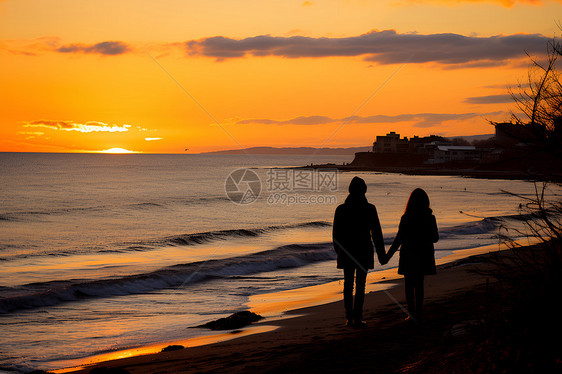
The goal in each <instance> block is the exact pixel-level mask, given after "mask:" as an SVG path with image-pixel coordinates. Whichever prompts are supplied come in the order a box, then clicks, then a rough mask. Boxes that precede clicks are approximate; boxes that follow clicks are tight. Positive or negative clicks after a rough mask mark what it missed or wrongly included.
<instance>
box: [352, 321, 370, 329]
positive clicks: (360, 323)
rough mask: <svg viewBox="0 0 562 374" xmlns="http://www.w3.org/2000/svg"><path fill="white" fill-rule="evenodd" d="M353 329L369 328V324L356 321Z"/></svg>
mask: <svg viewBox="0 0 562 374" xmlns="http://www.w3.org/2000/svg"><path fill="white" fill-rule="evenodd" d="M353 327H355V328H356V329H361V328H364V327H367V322H365V321H361V320H359V321H355V323H354V324H353Z"/></svg>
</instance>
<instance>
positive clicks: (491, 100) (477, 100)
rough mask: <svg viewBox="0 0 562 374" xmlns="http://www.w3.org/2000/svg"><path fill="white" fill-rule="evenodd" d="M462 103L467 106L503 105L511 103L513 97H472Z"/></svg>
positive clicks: (507, 95)
mask: <svg viewBox="0 0 562 374" xmlns="http://www.w3.org/2000/svg"><path fill="white" fill-rule="evenodd" d="M464 102H465V103H469V104H504V103H511V102H513V97H512V96H511V95H509V94H506V95H487V96H474V97H467V98H466V99H465V100H464Z"/></svg>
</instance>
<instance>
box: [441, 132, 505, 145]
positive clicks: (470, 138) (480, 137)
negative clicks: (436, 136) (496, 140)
mask: <svg viewBox="0 0 562 374" xmlns="http://www.w3.org/2000/svg"><path fill="white" fill-rule="evenodd" d="M494 136H496V135H495V134H485V135H470V136H447V139H455V138H462V139H464V140H466V141H468V142H470V143H472V142H473V141H475V140H487V139H490V138H493V137H494Z"/></svg>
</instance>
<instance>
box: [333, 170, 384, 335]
mask: <svg viewBox="0 0 562 374" xmlns="http://www.w3.org/2000/svg"><path fill="white" fill-rule="evenodd" d="M366 192H367V185H366V184H365V181H364V180H363V179H361V178H359V177H354V178H353V179H352V180H351V183H350V184H349V195H348V196H347V198H346V199H345V203H343V204H341V205H340V206H338V207H337V208H336V213H335V214H334V226H333V232H332V238H333V241H334V249H335V250H336V253H337V254H338V264H337V266H338V269H343V274H344V283H343V300H344V305H345V318H346V326H354V327H361V326H363V325H365V322H363V321H362V317H363V301H364V300H365V281H366V279H367V271H368V269H372V268H374V265H375V264H374V250H373V242H374V244H375V248H376V250H377V256H378V258H379V262H381V264H383V263H384V261H385V258H386V255H385V250H384V240H383V237H382V230H381V225H380V222H379V216H378V214H377V209H376V208H375V206H374V205H373V204H369V202H368V201H367V198H366V197H365V193H366ZM354 278H355V300H354V298H353V283H354V282H353V281H354Z"/></svg>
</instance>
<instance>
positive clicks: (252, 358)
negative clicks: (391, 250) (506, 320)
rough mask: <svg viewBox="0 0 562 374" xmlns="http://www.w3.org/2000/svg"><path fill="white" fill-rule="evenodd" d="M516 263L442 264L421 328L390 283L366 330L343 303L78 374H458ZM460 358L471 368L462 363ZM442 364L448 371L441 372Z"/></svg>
mask: <svg viewBox="0 0 562 374" xmlns="http://www.w3.org/2000/svg"><path fill="white" fill-rule="evenodd" d="M517 250H518V251H521V250H529V249H528V248H524V249H517ZM531 250H532V249H531ZM512 256H513V251H512V250H506V251H502V252H493V253H488V254H482V255H474V256H471V257H468V258H464V259H460V260H456V261H453V262H448V263H445V264H442V265H440V266H439V268H438V273H437V275H435V276H428V277H426V302H425V305H426V312H425V320H424V322H423V324H421V325H419V326H417V325H412V324H409V323H406V322H405V321H404V319H405V317H406V315H405V312H404V311H403V310H402V305H404V304H405V301H404V290H403V282H402V280H400V279H399V280H397V281H396V280H389V281H387V282H392V283H393V284H394V286H393V287H391V288H390V289H388V290H386V291H375V292H371V293H368V294H367V297H366V302H365V315H364V318H365V320H366V321H367V323H368V325H367V327H366V328H362V329H353V328H349V327H345V326H344V318H343V303H342V302H341V301H335V302H329V303H323V304H320V305H316V306H312V307H307V308H300V309H295V310H291V311H288V312H287V313H286V317H285V318H283V319H280V320H276V321H275V320H274V321H268V320H267V319H265V320H263V321H262V322H259V323H256V324H254V326H275V327H276V328H275V329H274V330H271V331H267V332H262V333H255V334H251V335H247V336H243V337H239V338H234V339H232V340H228V341H225V342H219V343H215V344H210V345H202V346H196V347H186V348H185V349H181V350H177V351H173V352H162V353H156V354H149V355H142V356H137V357H131V358H124V359H118V360H113V361H106V362H100V363H98V364H96V365H95V366H93V367H92V366H87V367H85V368H83V369H81V370H79V371H77V373H88V372H89V371H90V370H92V369H93V368H95V367H106V368H117V367H119V368H124V369H126V370H128V371H129V372H131V373H188V372H189V373H194V372H196V373H213V372H229V373H243V372H257V373H260V372H268V373H269V372H271V373H277V372H278V373H287V372H343V371H346V370H351V371H353V372H365V373H366V372H377V373H394V372H401V373H415V372H454V370H452V371H451V370H448V369H461V368H462V365H470V362H471V360H472V359H471V358H470V357H469V356H467V352H468V351H467V349H466V348H467V347H468V346H469V345H470V344H471V343H472V342H473V340H474V333H473V332H472V330H471V327H472V326H476V327H478V326H479V325H480V326H482V325H483V324H484V320H483V318H484V317H485V314H486V308H487V305H488V304H492V303H493V302H494V301H493V300H492V297H493V296H492V295H493V294H492V293H491V292H490V291H489V289H492V288H493V287H494V283H495V280H494V279H493V278H492V277H490V276H485V275H482V274H481V272H482V271H489V270H492V269H493V268H494V267H495V266H496V265H494V261H498V260H501V261H509V259H510V258H511V257H512ZM492 259H494V261H491V260H492ZM475 270H478V271H479V272H480V273H478V272H475ZM383 282H384V280H383ZM258 309H259V308H258ZM546 335H547V333H546V332H545V336H546ZM439 351H448V352H449V354H451V352H453V353H455V354H456V356H455V361H454V362H453V363H451V362H450V361H447V360H446V359H445V358H442V357H435V356H432V355H434V354H435V353H436V352H439ZM497 354H498V356H499V355H500V354H501V352H497ZM459 358H463V359H465V360H466V362H464V363H459ZM442 359H443V362H444V363H443V365H442V366H441V367H438V366H435V365H436V364H439V363H441V361H442ZM428 362H429V363H430V365H429V366H428ZM447 365H449V367H447ZM490 369H491V368H490ZM514 369H515V368H514ZM467 371H468V372H471V371H470V370H468V367H465V370H461V371H460V372H467Z"/></svg>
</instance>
